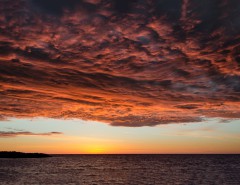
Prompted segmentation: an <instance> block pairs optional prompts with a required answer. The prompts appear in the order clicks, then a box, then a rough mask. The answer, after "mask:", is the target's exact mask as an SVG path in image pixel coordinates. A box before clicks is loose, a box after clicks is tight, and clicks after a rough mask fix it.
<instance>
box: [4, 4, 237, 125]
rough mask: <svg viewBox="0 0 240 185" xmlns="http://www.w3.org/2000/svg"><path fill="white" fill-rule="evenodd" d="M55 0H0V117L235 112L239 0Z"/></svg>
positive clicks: (148, 117) (181, 117) (186, 117)
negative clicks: (166, 0) (56, 3)
mask: <svg viewBox="0 0 240 185" xmlns="http://www.w3.org/2000/svg"><path fill="white" fill-rule="evenodd" d="M54 2H56V1H52V2H51V3H50V2H49V1H45V0H43V1H41V3H36V1H34V0H32V1H24V0H21V1H20V0H17V1H14V2H7V1H0V7H1V11H0V30H1V31H0V38H1V41H0V105H1V106H0V119H6V118H10V117H16V118H32V117H39V116H41V117H51V118H67V119H71V118H79V119H85V120H96V121H102V122H106V123H110V124H112V125H118V126H119V125H121V126H154V125H157V124H167V123H182V122H198V121H201V120H203V119H204V118H207V117H213V118H214V117H219V118H237V119H238V118H240V104H239V101H240V66H239V61H240V52H239V48H240V27H239V24H238V23H239V18H238V17H236V16H235V15H237V14H240V12H239V10H237V9H233V7H234V6H236V5H240V3H239V1H226V0H224V1H221V3H219V4H218V3H216V2H209V1H207V0H206V1H205V0H204V1H201V2H200V1H199V2H191V1H183V4H181V3H179V2H180V1H177V0H176V3H175V4H174V3H173V4H169V3H162V1H159V2H158V1H156V2H153V1H150V0H149V1H141V2H138V3H134V2H131V3H130V2H127V1H124V2H123V4H122V3H120V2H115V1H113V2H111V3H110V2H108V1H98V0H94V1H92V0H91V1H90V0H89V1H74V0H73V1H70V2H68V3H67V1H66V2H65V1H61V2H59V4H58V5H56V6H54ZM234 3H235V4H234ZM223 5H224V6H223ZM124 7H126V8H125V9H123V8H124ZM211 7H212V8H213V7H214V9H212V8H211ZM203 9H204V10H205V11H201V10H203ZM190 12H191V13H190ZM230 23H231V24H230Z"/></svg>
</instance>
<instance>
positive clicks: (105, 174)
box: [0, 155, 240, 185]
mask: <svg viewBox="0 0 240 185" xmlns="http://www.w3.org/2000/svg"><path fill="white" fill-rule="evenodd" d="M0 184H1V185H4V184H80V185H84V184H90V185H94V184H100V185H102V184H106V185H115V184H116V185H117V184H124V185H127V184H136V185H140V184H149V185H150V184H153V185H155V184H163V185H168V184H179V185H180V184H183V185H194V184H196V185H201V184H204V185H205V184H217V185H221V184H227V185H228V184H229V185H235V184H236V185H239V184H240V155H56V156H54V157H52V158H43V159H40V158H39V159H0Z"/></svg>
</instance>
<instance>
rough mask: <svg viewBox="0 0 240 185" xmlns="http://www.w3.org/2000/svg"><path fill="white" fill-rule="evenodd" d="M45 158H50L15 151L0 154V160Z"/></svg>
mask: <svg viewBox="0 0 240 185" xmlns="http://www.w3.org/2000/svg"><path fill="white" fill-rule="evenodd" d="M45 157H51V156H50V155H48V154H44V153H23V152H16V151H10V152H7V151H2V152H0V158H45Z"/></svg>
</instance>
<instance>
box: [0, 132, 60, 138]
mask: <svg viewBox="0 0 240 185" xmlns="http://www.w3.org/2000/svg"><path fill="white" fill-rule="evenodd" d="M61 134H63V133H62V132H46V133H33V132H27V131H19V132H12V131H9V132H8V131H0V138H5V137H17V136H53V135H61Z"/></svg>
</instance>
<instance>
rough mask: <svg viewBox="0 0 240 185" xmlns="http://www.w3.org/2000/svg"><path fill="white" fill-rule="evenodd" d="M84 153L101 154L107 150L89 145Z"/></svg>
mask: <svg viewBox="0 0 240 185" xmlns="http://www.w3.org/2000/svg"><path fill="white" fill-rule="evenodd" d="M85 151H86V153H88V154H103V153H106V152H107V149H106V147H104V146H103V145H89V146H87V147H86V149H85Z"/></svg>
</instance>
